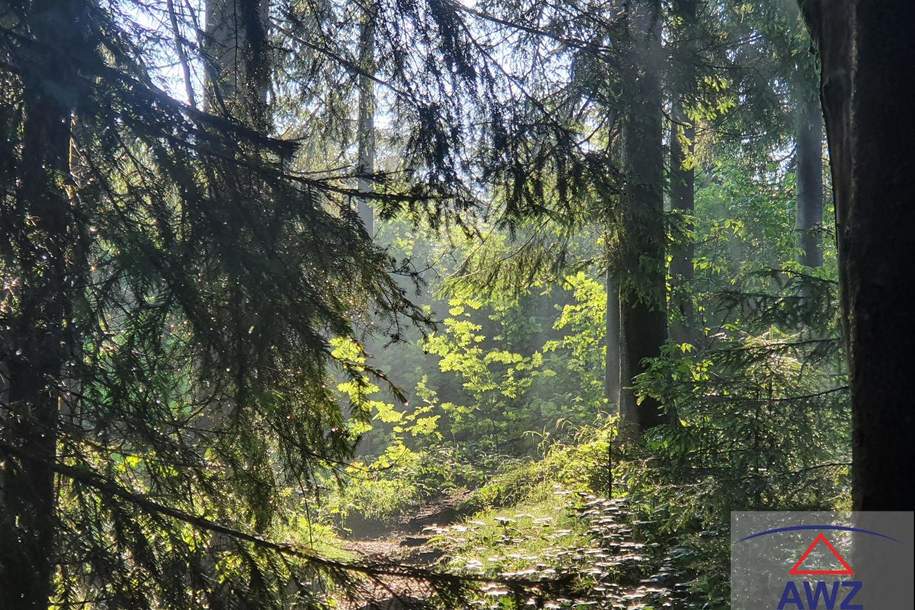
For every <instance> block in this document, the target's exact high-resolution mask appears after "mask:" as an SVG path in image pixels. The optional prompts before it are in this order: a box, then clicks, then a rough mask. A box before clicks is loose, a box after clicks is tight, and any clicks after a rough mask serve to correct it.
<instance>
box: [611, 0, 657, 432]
mask: <svg viewBox="0 0 915 610" xmlns="http://www.w3.org/2000/svg"><path fill="white" fill-rule="evenodd" d="M628 19H629V37H630V49H631V53H630V60H629V62H628V66H627V70H628V77H627V78H626V81H627V82H626V87H627V90H628V91H627V94H626V95H627V98H628V100H629V108H628V110H627V113H626V117H625V119H624V121H623V163H624V168H625V171H626V187H625V193H624V198H623V206H622V232H621V253H622V263H623V277H622V283H621V290H620V333H621V338H622V340H621V354H620V356H621V358H620V362H621V366H620V384H621V386H622V389H621V391H620V414H621V419H622V422H621V425H622V428H623V432H624V435H628V436H638V435H639V434H640V433H641V432H642V431H643V430H645V429H648V428H651V427H653V426H657V425H659V424H661V423H664V420H665V418H664V417H663V415H662V410H661V405H660V404H659V403H658V401H657V400H655V399H653V398H651V397H646V398H645V399H644V400H643V401H642V402H641V404H639V405H637V404H636V402H637V401H636V396H635V392H634V389H633V385H634V379H635V377H636V375H638V374H640V373H642V372H643V371H644V370H645V359H646V358H652V357H655V356H658V355H659V353H660V349H661V346H662V345H663V344H664V342H665V340H666V339H667V314H666V311H665V309H666V308H665V285H664V284H665V282H664V280H665V256H664V240H665V235H664V209H663V188H662V180H663V152H662V142H661V88H660V84H659V80H658V73H659V70H658V67H659V65H660V40H661V38H660V32H661V23H660V6H659V2H658V0H641V1H639V2H633V3H631V4H630V8H629V15H628Z"/></svg>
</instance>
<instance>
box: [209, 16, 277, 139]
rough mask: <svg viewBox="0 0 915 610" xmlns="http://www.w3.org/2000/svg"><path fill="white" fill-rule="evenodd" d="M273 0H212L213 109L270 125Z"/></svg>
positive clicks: (262, 128)
mask: <svg viewBox="0 0 915 610" xmlns="http://www.w3.org/2000/svg"><path fill="white" fill-rule="evenodd" d="M269 19H270V2H269V0H207V1H206V41H205V51H206V54H207V57H208V66H207V86H206V99H205V102H206V105H205V108H206V110H207V111H208V112H213V113H216V114H229V115H231V116H233V117H234V118H236V119H238V120H241V121H244V122H245V123H246V124H248V125H249V126H251V127H252V128H254V129H257V130H260V131H267V130H268V127H269V125H268V121H267V119H268V117H267V95H268V92H269V89H270V61H269V46H268V38H267V32H268V29H269V28H268V25H269Z"/></svg>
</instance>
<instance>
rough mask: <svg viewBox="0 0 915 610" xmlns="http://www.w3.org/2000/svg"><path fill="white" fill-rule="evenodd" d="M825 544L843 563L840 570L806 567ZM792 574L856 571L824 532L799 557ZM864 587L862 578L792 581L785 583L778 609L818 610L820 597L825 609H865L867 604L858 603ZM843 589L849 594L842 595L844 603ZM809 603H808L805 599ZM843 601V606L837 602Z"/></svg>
mask: <svg viewBox="0 0 915 610" xmlns="http://www.w3.org/2000/svg"><path fill="white" fill-rule="evenodd" d="M821 544H822V545H823V546H825V547H826V548H827V549H828V550H829V552H830V553H832V556H833V557H835V558H836V560H837V561H838V562H839V564H840V565H841V566H842V567H841V568H840V569H823V568H819V569H808V568H804V563H805V562H806V561H807V559H808V558H809V557H810V554H811V553H813V551H814V550H816V548H817V547H818V546H820V545H821ZM788 573H789V574H791V575H792V576H808V575H809V576H854V575H855V571H854V570H852V568H851V566H850V565H848V562H847V561H845V558H844V557H842V555H840V554H839V552H838V551H837V550H836V548H835V547H834V546H832V543H831V542H829V540H828V539H827V538H826V535H825V534H823V533H822V532H820V534H819V535H817V537H816V538H814V539H813V542H811V543H810V546H809V547H807V550H806V551H804V554H803V555H801V558H800V559H798V560H797V563H795V564H794V565H793V566H792V567H791V569H790V570H789V571H788ZM798 584H800V585H801V588H802V590H803V591H804V596H803V597H802V596H801V589H799V587H798ZM863 586H864V583H862V582H861V581H859V580H843V581H842V582H839V581H838V580H833V581H832V582H830V583H826V582H824V581H822V580H818V581H815V582H810V581H807V580H805V581H803V582H801V583H798V582H797V581H794V580H789V581H788V582H786V583H785V590H784V591H783V592H782V598H781V600H780V601H779V602H778V608H777V610H786V609H787V608H797V609H798V610H818V609H819V608H820V600H822V601H823V608H824V609H825V610H835V609H836V608H838V610H863V608H864V607H863V606H861V605H860V604H856V603H855V596H856V595H857V594H858V591H860V590H861V587H863ZM840 589H843V590H844V593H845V596H844V597H842V600H841V602H839V601H838V600H839V596H840ZM805 601H806V602H807V605H804V602H805ZM837 602H838V603H839V606H836V603H837Z"/></svg>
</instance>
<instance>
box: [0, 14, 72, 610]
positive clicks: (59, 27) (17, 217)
mask: <svg viewBox="0 0 915 610" xmlns="http://www.w3.org/2000/svg"><path fill="white" fill-rule="evenodd" d="M83 8H84V7H83V5H82V3H81V2H79V1H78V0H69V1H67V2H60V1H59V0H43V1H36V2H34V3H33V4H32V6H31V7H30V12H29V15H28V17H27V20H28V28H29V33H30V35H31V36H32V37H33V38H34V39H35V40H36V41H37V45H36V49H40V50H39V51H36V53H41V55H40V56H39V57H37V58H36V65H37V66H39V67H38V68H36V69H34V70H33V71H32V72H31V73H28V74H25V75H24V76H23V81H22V84H23V90H22V99H23V104H22V123H21V125H22V152H21V159H20V162H19V167H18V173H19V177H18V180H17V182H18V187H17V192H16V204H15V210H14V211H13V212H12V215H13V222H11V223H10V225H8V226H6V227H3V230H4V233H5V234H6V236H7V237H9V240H10V242H11V243H15V248H16V254H17V258H18V259H19V262H20V265H21V266H20V267H19V269H18V270H15V271H14V270H13V269H9V270H8V271H9V272H12V273H15V274H16V279H17V281H18V285H17V288H16V290H17V296H18V303H16V304H15V305H14V309H13V310H12V313H11V314H10V316H9V318H8V319H9V320H10V324H9V327H8V335H7V336H8V341H9V344H8V350H9V351H8V353H7V354H4V360H5V365H6V366H5V368H6V373H7V374H8V376H9V378H8V384H7V394H6V399H7V400H8V404H7V405H4V407H5V409H4V410H6V408H8V413H7V417H6V418H5V420H4V422H3V423H4V425H3V427H2V428H0V440H2V442H3V444H4V445H5V446H6V447H7V448H8V449H7V452H6V455H3V456H2V459H0V549H2V551H0V592H2V597H3V600H4V601H6V602H7V603H9V604H11V605H10V607H15V608H28V609H37V608H40V609H45V608H47V607H48V606H49V602H50V598H51V595H52V588H53V585H52V582H53V580H52V579H53V570H54V548H55V542H54V537H55V536H54V530H55V492H54V473H53V470H52V466H53V464H54V462H55V460H56V455H57V423H58V421H57V420H58V401H59V400H60V398H61V392H60V391H59V387H60V385H61V384H62V383H63V381H62V377H63V374H62V373H63V368H64V364H65V362H66V359H67V358H68V353H69V350H70V347H71V345H72V341H71V339H70V336H69V335H70V333H71V332H72V329H71V328H68V327H67V324H66V319H67V318H68V317H69V316H68V313H69V312H70V310H71V306H70V299H71V296H72V290H73V288H72V286H73V284H75V282H76V276H75V274H74V267H73V264H74V263H76V262H77V261H76V260H75V259H76V258H77V257H76V254H75V251H74V249H73V248H74V242H75V241H76V228H75V225H74V213H75V212H76V210H75V202H71V201H70V199H69V197H68V195H67V193H66V192H65V190H64V188H63V187H64V185H65V184H67V183H68V181H69V178H68V176H69V147H70V121H71V119H70V115H71V110H70V107H69V106H68V105H67V104H66V102H64V101H63V100H65V99H66V100H71V103H72V100H73V99H74V98H75V92H74V89H73V87H72V85H71V84H70V81H69V79H70V77H71V76H72V72H71V71H70V70H69V69H68V67H67V65H68V60H67V58H66V55H67V54H68V53H74V52H78V50H79V49H81V48H82V47H81V45H82V44H85V43H84V41H81V40H80V33H81V31H82V28H80V27H79V26H80V24H81V23H84V19H81V18H80V17H81V16H82V13H83Z"/></svg>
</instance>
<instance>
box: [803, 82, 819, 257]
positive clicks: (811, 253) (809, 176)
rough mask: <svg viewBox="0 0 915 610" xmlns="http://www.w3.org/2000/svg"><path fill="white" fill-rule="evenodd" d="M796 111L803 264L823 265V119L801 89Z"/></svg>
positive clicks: (812, 99)
mask: <svg viewBox="0 0 915 610" xmlns="http://www.w3.org/2000/svg"><path fill="white" fill-rule="evenodd" d="M799 89H800V92H799V94H798V108H797V231H798V237H799V240H800V244H801V259H800V262H801V264H803V265H807V266H808V267H821V266H822V265H823V237H822V230H823V153H822V143H823V115H822V113H821V111H820V103H819V100H818V99H817V98H816V95H808V94H807V92H806V91H805V89H806V88H805V87H799Z"/></svg>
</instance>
